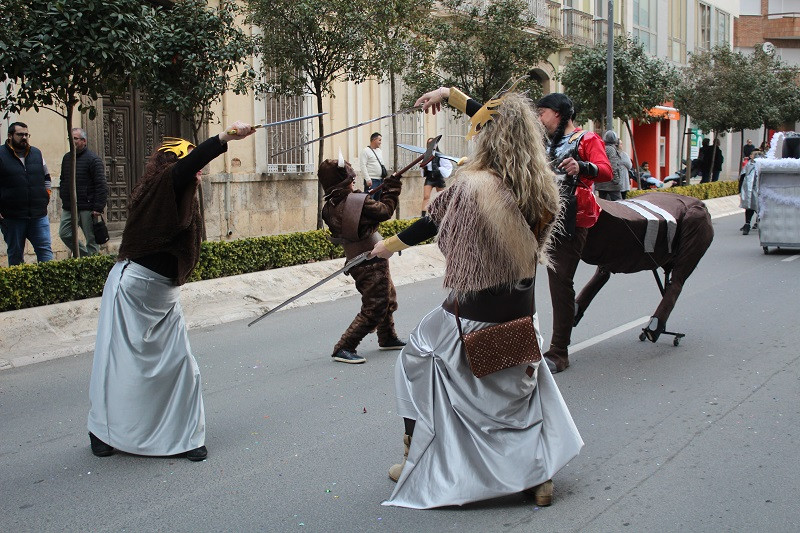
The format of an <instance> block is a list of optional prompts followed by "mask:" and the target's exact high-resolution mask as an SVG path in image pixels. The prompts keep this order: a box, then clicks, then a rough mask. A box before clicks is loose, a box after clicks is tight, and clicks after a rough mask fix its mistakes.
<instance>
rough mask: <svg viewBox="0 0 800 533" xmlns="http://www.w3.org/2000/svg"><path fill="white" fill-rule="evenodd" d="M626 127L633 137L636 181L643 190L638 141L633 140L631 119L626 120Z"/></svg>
mask: <svg viewBox="0 0 800 533" xmlns="http://www.w3.org/2000/svg"><path fill="white" fill-rule="evenodd" d="M625 127H626V128H627V129H628V136H629V137H630V138H631V149H632V150H633V171H634V173H635V174H636V183H637V185H638V186H639V190H640V191H641V190H642V175H641V174H640V173H639V156H637V155H636V142H634V140H633V130H632V129H631V123H630V120H626V121H625Z"/></svg>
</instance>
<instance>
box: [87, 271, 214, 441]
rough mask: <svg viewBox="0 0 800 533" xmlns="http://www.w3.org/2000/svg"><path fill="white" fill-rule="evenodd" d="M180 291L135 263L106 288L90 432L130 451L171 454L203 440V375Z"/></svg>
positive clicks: (114, 275) (91, 397) (94, 367)
mask: <svg viewBox="0 0 800 533" xmlns="http://www.w3.org/2000/svg"><path fill="white" fill-rule="evenodd" d="M179 296H180V287H178V286H176V285H175V284H174V283H173V282H172V280H170V279H169V278H166V277H164V276H162V275H160V274H157V273H156V272H153V271H152V270H150V269H148V268H145V267H143V266H141V265H138V264H136V263H132V262H128V261H121V262H119V263H117V264H116V265H114V268H112V269H111V272H110V273H109V275H108V279H107V280H106V284H105V288H104V289H103V298H102V301H101V303H100V319H99V322H98V325H97V342H96V345H95V351H94V363H93V365H92V378H91V383H90V385H89V400H90V402H91V408H90V410H89V431H91V432H92V433H94V434H95V435H96V436H97V437H98V438H99V439H100V440H102V441H104V442H106V443H107V444H109V445H111V446H113V447H114V448H117V449H119V450H122V451H124V452H128V453H134V454H140V455H173V454H179V453H183V452H186V451H189V450H193V449H195V448H198V447H200V446H203V444H204V443H205V433H206V422H205V411H204V409H203V397H202V391H201V380H200V370H199V368H198V367H197V362H196V361H195V359H194V356H193V355H192V351H191V348H190V347H189V337H188V335H187V331H186V323H185V321H184V318H183V309H182V308H181V304H180V301H179Z"/></svg>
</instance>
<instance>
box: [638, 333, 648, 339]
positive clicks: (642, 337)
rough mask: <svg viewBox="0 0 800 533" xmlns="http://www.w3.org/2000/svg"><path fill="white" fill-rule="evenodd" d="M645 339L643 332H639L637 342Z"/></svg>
mask: <svg viewBox="0 0 800 533" xmlns="http://www.w3.org/2000/svg"><path fill="white" fill-rule="evenodd" d="M646 338H647V335H645V334H644V331H643V332H641V333H639V340H640V341H643V340H645V339H646Z"/></svg>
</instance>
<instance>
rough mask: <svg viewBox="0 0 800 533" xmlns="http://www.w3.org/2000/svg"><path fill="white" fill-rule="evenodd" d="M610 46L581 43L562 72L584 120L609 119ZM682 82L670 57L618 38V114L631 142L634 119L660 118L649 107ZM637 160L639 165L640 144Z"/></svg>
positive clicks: (616, 48) (662, 100)
mask: <svg viewBox="0 0 800 533" xmlns="http://www.w3.org/2000/svg"><path fill="white" fill-rule="evenodd" d="M607 51H608V46H607V45H606V44H598V45H595V46H591V47H586V46H579V47H576V48H575V49H574V50H573V52H572V59H571V60H570V61H569V62H568V63H567V64H566V66H565V67H564V70H563V72H562V73H561V76H560V77H561V82H562V83H563V85H564V91H565V92H566V93H567V94H568V95H569V97H570V98H571V99H572V100H573V102H574V103H575V107H576V109H577V110H578V119H579V120H580V121H585V120H588V119H590V120H593V121H595V123H599V124H605V123H606V113H607V109H606V94H607V92H608V88H607V85H606V72H607V59H606V54H607ZM677 83H678V73H677V71H676V69H675V68H674V67H672V66H670V65H669V64H668V63H667V62H666V61H664V60H661V59H658V58H656V57H653V56H651V55H650V54H648V53H647V52H645V51H644V47H643V46H642V44H641V43H639V42H637V41H635V40H632V39H630V38H626V37H616V38H615V39H614V117H615V118H619V119H621V120H622V121H623V122H625V126H626V127H627V129H628V134H629V135H630V138H631V142H633V134H632V132H631V126H630V121H631V120H637V121H639V122H644V123H648V122H652V121H654V120H658V119H656V118H654V117H652V116H650V115H649V114H648V110H650V109H652V108H653V107H655V106H657V105H662V104H663V103H664V102H666V101H667V100H669V99H670V98H671V97H672V95H673V92H674V90H675V89H676V86H677ZM633 153H634V161H635V162H636V166H637V168H638V161H636V160H637V159H638V158H637V157H636V146H635V145H634V147H633Z"/></svg>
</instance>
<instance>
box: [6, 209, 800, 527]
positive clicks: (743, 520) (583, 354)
mask: <svg viewBox="0 0 800 533" xmlns="http://www.w3.org/2000/svg"><path fill="white" fill-rule="evenodd" d="M741 223H742V221H741V220H740V217H739V216H736V217H724V218H720V219H717V220H715V223H714V226H715V231H716V238H715V240H714V243H713V245H712V248H711V249H710V251H709V253H708V254H707V255H706V257H705V258H704V260H703V261H702V262H701V264H700V266H699V267H698V270H697V271H696V272H695V274H694V275H693V276H692V277H691V278H690V279H689V281H688V283H687V285H686V287H685V289H684V292H683V294H682V296H681V298H680V300H679V301H678V306H677V308H676V310H675V312H674V314H673V316H672V318H671V319H670V323H669V326H670V329H673V330H677V331H682V332H685V333H686V334H687V336H686V338H685V339H684V340H683V341H682V343H681V344H680V346H678V347H673V346H672V344H671V343H670V342H669V341H668V340H666V339H664V340H662V341H660V342H658V343H656V344H651V343H649V342H640V341H639V340H638V336H637V332H638V329H636V328H635V327H634V328H633V329H628V330H625V331H623V332H620V333H617V334H613V335H609V333H608V332H613V331H614V330H616V329H617V328H619V326H621V325H624V324H630V323H632V322H633V323H636V322H638V321H639V320H640V319H642V318H643V317H647V316H649V315H650V314H651V313H652V311H653V310H654V309H655V307H656V304H657V302H658V299H659V297H658V290H657V287H656V285H655V282H654V281H653V279H652V275H651V274H649V273H640V274H633V275H626V276H623V275H618V276H613V277H612V280H611V281H610V282H609V284H608V285H607V286H606V287H605V289H604V290H603V291H602V292H601V293H600V295H599V296H598V298H597V299H596V300H595V302H594V303H593V304H592V307H590V308H589V310H588V311H587V313H586V315H585V317H584V319H583V322H582V323H581V325H580V326H579V328H578V329H577V330H576V332H575V335H574V338H573V341H574V342H575V343H576V344H579V345H580V346H583V348H582V349H581V350H580V351H578V352H577V353H575V354H574V356H573V357H572V358H571V359H572V364H573V366H572V367H571V368H570V369H569V370H568V371H567V372H565V373H563V374H559V375H557V376H556V380H557V382H558V384H559V386H560V387H561V390H562V393H563V394H564V397H565V399H566V401H567V404H568V405H569V406H570V409H571V410H572V413H573V416H574V418H575V421H576V423H577V425H578V428H579V429H580V431H581V434H582V436H583V438H584V440H585V441H586V446H585V447H584V449H583V451H582V453H581V455H580V456H579V457H578V458H576V459H575V460H574V461H572V462H571V463H570V464H569V465H568V466H567V467H565V468H564V469H563V470H562V471H561V472H560V473H559V474H558V475H557V476H556V478H555V483H556V501H555V503H554V505H553V506H552V507H549V508H541V509H540V508H536V507H534V506H533V504H532V502H531V501H530V500H529V499H527V498H525V497H523V496H521V495H519V496H512V497H508V498H503V499H500V500H494V501H491V502H484V503H480V504H473V505H469V506H466V507H463V508H447V509H440V510H432V511H412V510H406V509H397V508H391V507H382V506H381V505H380V502H381V501H382V500H383V499H385V498H386V497H387V496H388V495H389V493H390V491H391V490H392V483H391V481H389V479H388V478H387V476H386V470H387V468H388V466H389V465H391V464H392V463H393V462H395V461H396V460H397V459H399V457H400V453H401V451H402V443H401V437H402V424H401V422H400V420H399V419H398V418H397V416H396V414H395V413H394V393H393V384H392V372H393V368H394V362H395V358H396V354H395V353H392V352H380V351H377V345H376V341H375V339H374V337H373V338H370V339H368V340H367V341H366V342H365V343H364V344H363V345H362V349H361V351H362V352H363V353H364V354H365V355H366V356H367V358H368V362H367V364H365V365H360V366H347V365H343V364H334V363H331V362H330V360H329V357H328V356H329V353H330V350H331V346H332V344H333V343H334V342H335V340H336V338H337V337H338V335H339V334H340V333H341V331H342V330H343V329H344V327H345V326H346V324H347V323H348V322H349V320H350V318H351V317H352V316H353V315H354V314H355V312H356V309H357V306H358V301H357V300H356V299H355V298H347V299H344V300H341V301H339V302H330V303H324V304H317V305H313V306H309V307H303V308H297V309H292V310H288V311H286V312H281V313H278V314H277V315H275V316H274V317H270V318H269V319H267V320H264V321H262V322H261V323H259V324H258V326H257V327H254V328H249V329H248V328H247V327H246V326H245V324H246V322H244V321H241V322H234V323H231V324H227V325H223V326H215V327H213V328H208V329H204V330H195V331H193V332H192V333H191V335H190V336H191V340H192V345H193V348H194V350H195V353H196V356H197V359H198V361H199V363H200V366H201V369H202V372H203V381H204V387H205V393H204V397H205V404H206V412H207V424H208V442H207V444H208V447H209V450H210V455H209V460H208V461H205V462H202V463H190V462H189V461H187V460H185V459H181V458H140V457H133V456H127V455H115V456H113V457H109V458H102V459H101V458H96V457H94V456H92V455H91V453H90V451H89V447H88V438H87V435H86V429H85V428H86V412H87V409H88V391H87V389H88V382H89V371H90V368H91V354H82V355H78V356H74V357H67V358H62V359H58V360H54V361H49V362H45V363H40V364H36V365H30V366H25V367H22V368H18V369H12V370H7V371H4V372H2V373H0V530H3V531H56V530H59V531H62V530H84V531H90V530H91V531H126V530H133V531H151V530H164V531H281V532H282V531H331V532H341V531H391V532H395V531H397V532H400V531H454V530H455V531H460V532H472V531H475V532H483V531H513V532H522V531H525V532H527V531H598V532H599V531H632V532H633V531H637V532H638V531H746V530H759V531H796V530H797V525H796V524H797V523H798V522H800V509H799V508H798V504H797V502H798V501H799V500H800V485H799V484H798V482H797V479H800V461H798V460H797V457H798V453H797V449H798V446H799V445H800V436H799V435H798V434H799V433H800V429H798V428H800V402H798V397H799V396H800V394H799V393H800V381H799V378H798V376H800V372H798V370H800V363H799V361H800V357H799V356H798V350H797V348H796V347H797V346H798V345H800V333H798V329H797V322H798V320H797V318H798V312H797V309H798V306H797V294H799V293H800V291H798V289H800V276H798V274H799V273H800V261H797V260H796V259H798V258H800V256H798V255H791V254H781V255H777V254H776V255H772V254H770V255H763V253H762V251H761V248H760V247H759V246H758V237H757V235H750V236H747V237H744V236H742V235H741V234H740V233H738V231H737V230H738V227H739V226H740V225H741ZM591 272H592V269H591V267H588V266H585V265H584V266H582V267H581V269H580V270H579V279H580V280H581V282H582V281H585V280H586V279H588V277H589V275H590V274H591ZM538 283H539V288H538V290H537V296H538V298H537V300H538V303H539V312H540V318H541V321H542V326H543V332H545V337H546V338H547V337H549V327H550V308H549V298H548V295H547V289H546V276H545V275H544V272H540V276H539V279H538ZM439 285H440V281H439V280H432V281H427V282H420V283H415V284H413V285H407V286H403V287H400V288H399V290H398V292H399V299H400V305H401V308H400V311H399V313H398V315H397V322H398V327H399V329H400V331H401V332H404V333H406V332H408V331H409V330H410V329H411V328H413V327H414V325H415V324H416V323H417V322H418V320H419V319H420V318H421V316H422V315H423V314H424V313H425V312H426V311H427V310H428V309H430V308H432V307H433V306H435V305H437V304H438V303H439V302H440V301H441V299H442V298H443V295H444V293H443V292H442V290H441V289H440V288H439Z"/></svg>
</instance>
